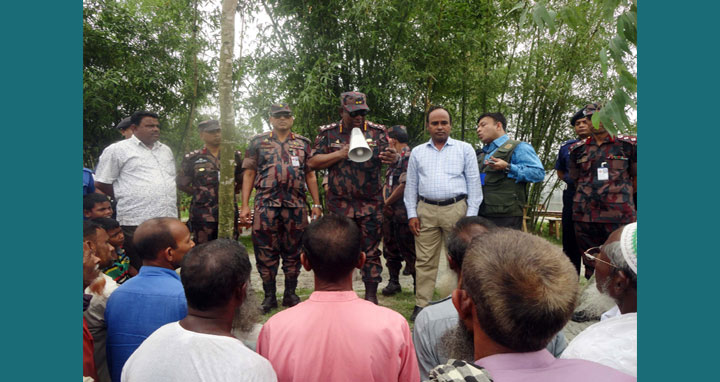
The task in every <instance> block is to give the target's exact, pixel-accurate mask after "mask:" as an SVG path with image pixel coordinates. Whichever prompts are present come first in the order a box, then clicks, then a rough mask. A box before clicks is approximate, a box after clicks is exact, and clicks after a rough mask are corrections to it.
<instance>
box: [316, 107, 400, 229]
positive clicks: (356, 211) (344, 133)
mask: <svg viewBox="0 0 720 382" xmlns="http://www.w3.org/2000/svg"><path fill="white" fill-rule="evenodd" d="M360 130H362V132H363V135H364V136H365V138H366V141H367V143H368V146H370V149H371V150H372V152H373V154H372V157H371V158H370V159H368V160H367V161H365V162H362V163H357V162H353V161H351V160H350V159H344V160H342V161H340V162H338V163H335V164H334V165H332V166H330V167H329V168H328V178H329V181H328V197H327V205H328V210H330V212H333V213H336V214H339V215H344V216H348V217H355V216H367V215H372V214H374V213H375V212H376V211H377V210H379V209H380V207H381V206H382V202H383V198H382V182H381V180H380V170H381V167H382V161H381V160H380V153H381V152H383V151H384V150H385V149H386V148H387V147H388V140H387V132H386V128H385V126H383V125H379V124H376V123H373V122H370V121H366V122H365V126H364V127H363V128H361V129H360ZM351 131H352V129H348V128H346V127H344V126H342V123H341V122H336V123H332V124H330V125H325V126H322V127H320V133H319V134H318V136H317V138H315V146H314V147H313V151H312V155H316V154H330V153H333V152H335V151H338V150H340V149H342V147H343V145H345V144H349V143H350V133H351Z"/></svg>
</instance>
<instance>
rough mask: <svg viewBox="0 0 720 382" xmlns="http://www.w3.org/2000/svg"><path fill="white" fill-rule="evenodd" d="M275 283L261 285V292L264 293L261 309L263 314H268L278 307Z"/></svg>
mask: <svg viewBox="0 0 720 382" xmlns="http://www.w3.org/2000/svg"><path fill="white" fill-rule="evenodd" d="M276 290H277V289H276V288H275V282H274V281H273V282H271V283H263V291H264V292H265V299H264V300H263V302H262V304H261V305H260V306H261V307H262V311H263V314H268V313H269V312H270V311H271V310H273V309H274V308H277V307H278V303H277V297H276V296H275V292H276Z"/></svg>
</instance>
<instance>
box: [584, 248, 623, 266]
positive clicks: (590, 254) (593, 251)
mask: <svg viewBox="0 0 720 382" xmlns="http://www.w3.org/2000/svg"><path fill="white" fill-rule="evenodd" d="M600 251H601V247H592V248H589V249H588V250H587V251H585V253H584V255H585V258H586V259H588V260H589V261H590V262H591V263H595V261H599V262H601V263H605V264H607V265H609V266H611V267H613V268H617V267H616V266H615V265H613V264H612V263H609V262H607V261H605V260H600V259H598V255H599V254H600Z"/></svg>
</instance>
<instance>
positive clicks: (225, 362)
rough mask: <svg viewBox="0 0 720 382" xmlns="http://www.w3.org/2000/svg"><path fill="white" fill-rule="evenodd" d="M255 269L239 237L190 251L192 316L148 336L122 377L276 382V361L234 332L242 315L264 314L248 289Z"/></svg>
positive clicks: (186, 262) (186, 278) (185, 267)
mask: <svg viewBox="0 0 720 382" xmlns="http://www.w3.org/2000/svg"><path fill="white" fill-rule="evenodd" d="M250 269H251V265H250V260H249V259H248V253H247V250H246V249H245V248H244V247H243V246H242V245H240V244H239V243H238V242H236V241H233V240H228V239H217V240H214V241H211V242H208V243H204V244H201V245H198V246H197V247H195V248H194V249H192V250H191V251H190V252H188V254H187V255H186V256H185V258H184V259H183V262H182V274H181V280H182V284H183V288H184V289H185V296H186V297H187V304H188V314H187V317H185V318H183V319H182V320H180V321H177V322H172V323H169V324H166V325H164V326H162V327H160V328H159V329H158V330H157V331H155V332H154V333H153V334H152V335H151V336H150V337H148V338H147V339H146V340H145V341H144V342H143V343H142V345H140V347H139V348H138V349H137V350H136V351H135V352H134V353H133V355H132V356H130V359H128V361H127V363H126V364H125V367H124V368H123V372H122V379H121V380H122V381H160V380H163V381H200V380H206V381H276V380H277V377H276V376H275V372H274V371H273V369H272V366H271V365H270V362H268V360H266V359H265V358H263V357H261V356H259V355H258V354H256V353H254V352H253V351H252V350H250V349H248V348H247V347H246V346H245V345H243V344H242V342H241V341H240V340H238V339H237V338H235V337H234V336H233V335H232V333H231V330H232V328H233V322H234V320H235V319H236V318H237V317H240V316H243V315H245V316H250V317H252V318H257V317H258V316H259V314H258V305H257V304H247V302H248V301H249V300H251V299H253V298H254V296H253V294H252V293H248V292H249V291H250ZM243 306H249V307H251V308H252V310H254V312H248V311H246V310H244V309H243ZM248 313H250V314H248ZM250 317H248V318H250ZM254 323H255V321H254V320H253V319H245V320H242V319H241V320H240V322H237V324H238V325H240V326H244V327H249V326H251V325H253V324H254Z"/></svg>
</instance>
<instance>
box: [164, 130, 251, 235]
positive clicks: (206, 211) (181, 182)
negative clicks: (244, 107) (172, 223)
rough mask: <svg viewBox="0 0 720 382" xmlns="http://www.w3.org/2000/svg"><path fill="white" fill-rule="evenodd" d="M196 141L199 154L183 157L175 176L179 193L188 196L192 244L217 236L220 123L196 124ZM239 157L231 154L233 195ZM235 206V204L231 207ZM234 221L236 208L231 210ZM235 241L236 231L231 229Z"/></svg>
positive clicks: (238, 177)
mask: <svg viewBox="0 0 720 382" xmlns="http://www.w3.org/2000/svg"><path fill="white" fill-rule="evenodd" d="M198 132H199V133H200V138H201V139H202V140H203V142H205V145H204V147H203V148H202V149H200V150H195V151H193V152H191V153H188V154H185V157H184V158H183V160H182V164H181V165H180V171H179V173H178V175H177V186H178V188H179V189H180V190H182V191H184V192H186V193H188V194H190V195H192V201H191V202H190V218H189V219H188V228H190V232H192V234H193V240H194V241H195V243H196V244H202V243H205V242H208V241H210V240H215V239H217V236H218V187H219V185H220V182H219V180H220V162H219V160H220V143H221V142H222V138H221V136H220V132H221V130H220V123H219V122H218V121H217V120H215V119H210V120H207V121H203V122H200V123H199V124H198ZM241 162H242V155H241V153H240V152H239V151H236V152H235V194H237V193H239V192H240V185H241V184H242V169H241V168H240V163H241ZM234 204H235V205H237V203H234ZM235 213H236V219H235V220H236V221H237V208H235ZM235 228H236V230H235V239H237V235H238V232H237V227H235Z"/></svg>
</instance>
